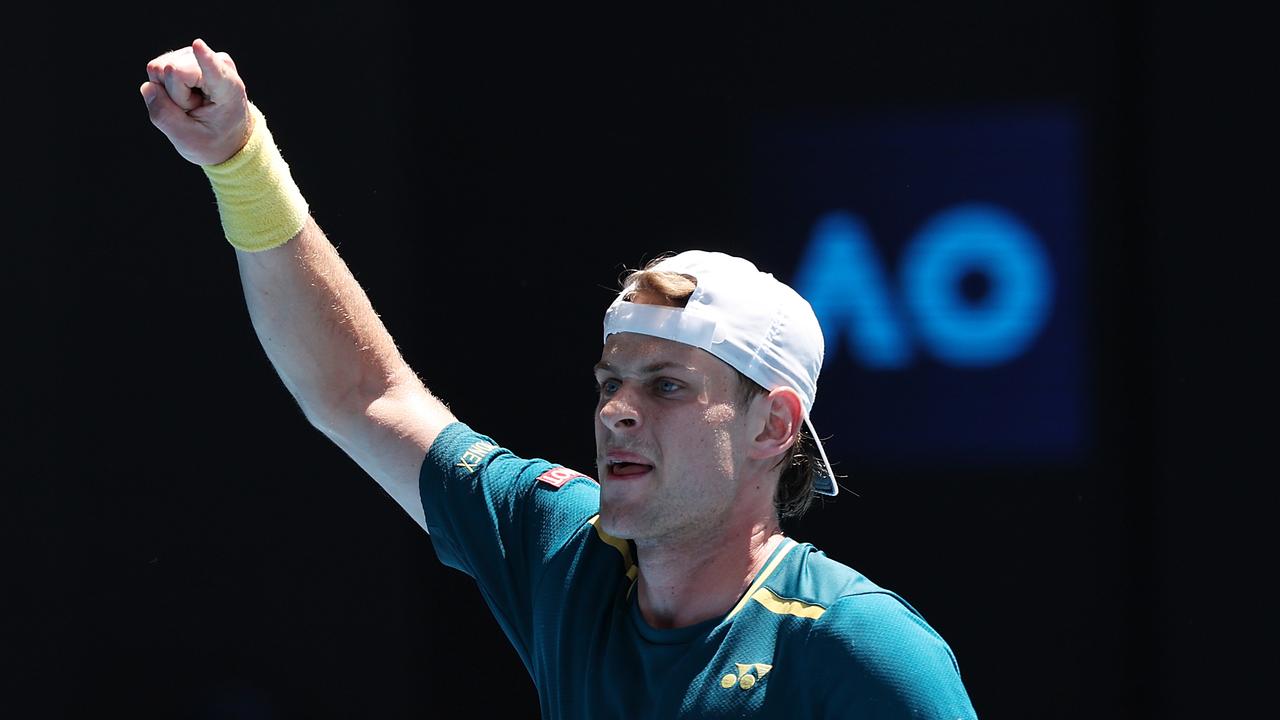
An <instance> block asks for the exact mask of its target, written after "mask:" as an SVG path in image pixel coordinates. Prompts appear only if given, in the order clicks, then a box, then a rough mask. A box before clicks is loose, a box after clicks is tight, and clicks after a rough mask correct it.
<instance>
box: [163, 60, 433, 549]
mask: <svg viewBox="0 0 1280 720" xmlns="http://www.w3.org/2000/svg"><path fill="white" fill-rule="evenodd" d="M147 77H148V81H147V82H145V83H143V85H142V87H141V92H142V96H143V99H144V100H145V101H146V103H147V109H148V112H149V114H150V116H151V121H152V123H153V124H155V126H156V127H157V128H159V129H160V131H161V132H163V133H164V134H165V136H166V137H168V138H169V140H170V141H171V142H172V143H173V145H174V147H175V148H176V149H177V151H178V153H179V154H180V155H182V157H184V158H186V159H187V160H189V161H190V162H192V163H195V164H197V165H200V166H202V167H204V168H205V170H206V172H207V173H208V174H209V175H210V177H211V178H212V179H213V180H214V187H215V191H216V193H217V194H218V199H219V206H220V210H221V211H222V216H223V225H224V228H226V229H227V232H228V239H229V240H231V242H232V244H233V245H237V246H238V247H237V249H236V259H237V260H238V261H239V265H240V278H241V281H242V283H243V285H244V294H245V300H246V302H247V304H248V307H249V316H250V318H251V319H252V320H253V327H254V330H256V331H257V334H258V339H259V340H260V341H261V342H262V347H263V348H264V349H265V350H266V352H267V357H268V358H270V360H271V363H272V364H273V365H274V366H275V368H276V371H277V372H278V373H279V374H280V378H281V379H282V380H283V381H284V384H285V386H286V387H287V388H288V389H289V392H290V393H292V394H293V397H294V399H296V400H297V402H298V405H299V406H301V408H302V411H303V413H304V415H305V416H306V417H307V419H308V420H309V421H310V422H311V424H313V425H314V426H315V427H316V428H318V429H319V430H321V431H322V432H323V433H324V434H325V435H327V436H328V437H329V438H331V439H332V440H333V441H334V442H335V443H337V444H338V445H339V446H340V447H341V448H342V449H343V450H344V451H345V452H346V453H347V454H348V455H350V456H351V458H352V459H354V460H355V461H356V462H357V463H358V464H359V465H360V466H361V467H362V468H364V470H365V471H366V472H368V473H369V474H370V475H371V476H373V478H374V479H375V480H377V481H378V483H379V484H380V485H382V487H383V488H384V489H385V490H386V491H387V492H388V493H390V494H391V496H392V497H393V498H395V500H396V501H397V502H398V503H400V505H401V506H402V507H403V508H404V509H405V510H406V511H407V512H408V513H409V514H410V516H412V517H413V518H414V519H415V520H416V521H417V522H418V524H419V525H422V526H423V528H424V529H425V527H426V522H425V518H424V516H423V511H422V501H421V498H420V495H419V493H418V472H419V468H420V466H421V463H422V459H423V456H424V454H425V453H426V451H427V448H429V447H430V446H431V443H432V442H434V441H435V438H436V435H438V434H439V432H440V430H441V429H443V428H444V426H445V425H448V424H449V423H450V422H452V421H453V415H452V414H451V413H450V412H449V410H448V408H446V407H445V406H444V405H443V404H442V403H441V402H440V401H439V400H437V399H436V398H435V397H433V396H432V395H431V394H430V393H429V392H428V391H427V389H426V387H424V386H423V384H422V382H421V381H420V380H419V379H418V377H417V375H416V374H414V372H413V370H412V369H411V368H410V367H409V366H408V364H406V363H405V361H404V359H403V358H402V357H401V356H400V352H399V351H398V350H397V349H396V346H395V342H394V341H393V340H392V338H391V335H390V334H389V333H388V332H387V330H386V328H385V327H384V326H383V324H382V321H381V320H379V319H378V316H377V314H376V313H374V311H373V307H372V306H371V305H370V303H369V299H368V297H367V296H366V295H365V293H364V290H363V289H362V288H361V287H360V285H359V284H358V283H357V282H356V280H355V278H354V277H352V275H351V272H350V271H349V270H348V269H347V266H346V264H345V263H344V262H343V261H342V258H340V257H339V256H338V252H337V250H335V249H334V247H333V245H332V244H331V243H330V242H329V241H328V239H327V238H325V236H324V233H323V232H321V230H320V228H319V227H318V226H317V225H316V223H315V221H314V220H312V219H311V218H310V216H309V215H308V214H307V212H306V206H305V203H303V202H302V199H301V195H300V194H299V193H297V191H296V188H295V187H294V186H293V185H292V180H291V179H290V178H289V176H288V172H287V167H286V166H284V164H283V162H282V161H279V160H278V155H277V154H276V151H275V148H274V144H273V143H272V142H271V139H270V135H269V133H267V132H266V127H265V123H264V122H263V121H262V117H261V115H259V114H257V113H256V112H255V111H254V110H253V108H252V106H251V105H250V104H249V100H248V96H247V94H246V92H245V86H244V82H243V81H242V80H241V78H240V75H239V73H238V72H237V70H236V66H235V63H234V62H233V61H232V60H231V58H230V56H228V55H227V54H226V53H215V52H214V51H213V50H212V49H211V48H210V47H209V46H208V45H207V44H205V43H204V42H203V41H201V40H196V41H195V42H194V43H192V45H191V47H188V48H182V49H180V50H175V51H173V52H170V53H166V54H164V55H161V56H160V57H157V58H156V59H154V60H152V61H151V62H150V63H148V64H147ZM251 139H252V140H254V142H250V140H251ZM259 146H260V147H259ZM250 152H261V153H265V155H263V157H265V158H266V160H264V161H261V162H245V160H246V157H247V155H248V154H249V153H250ZM228 168H230V169H233V170H234V173H235V177H234V178H232V180H230V181H228V180H226V179H225V178H224V177H223V176H224V175H226V174H227V172H229V171H228ZM263 168H265V169H263ZM272 172H274V173H275V175H272V174H271V173H272ZM246 175H247V176H246ZM228 183H230V185H233V186H234V187H230V186H229V185H228ZM245 188H249V191H245ZM299 223H300V224H301V229H300V230H296V229H295V228H297V227H298V224H299ZM246 227H247V228H248V229H247V230H246ZM273 233H274V235H275V236H276V237H275V238H274V239H272V237H271V235H272V234H273ZM246 238H248V239H246ZM247 246H254V247H262V246H271V247H269V249H263V250H256V251H253V252H249V251H246V250H242V249H240V247H247Z"/></svg>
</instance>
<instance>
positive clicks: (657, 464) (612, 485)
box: [595, 333, 750, 541]
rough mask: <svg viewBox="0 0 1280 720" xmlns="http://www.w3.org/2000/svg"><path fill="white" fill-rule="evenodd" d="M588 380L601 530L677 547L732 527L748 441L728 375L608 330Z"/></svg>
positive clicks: (716, 365) (673, 345) (708, 360)
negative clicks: (594, 388) (594, 395)
mask: <svg viewBox="0 0 1280 720" xmlns="http://www.w3.org/2000/svg"><path fill="white" fill-rule="evenodd" d="M595 377H596V382H597V384H598V385H599V390H600V395H599V399H598V401H597V404H596V421H595V430H596V464H597V470H598V472H599V478H600V486H601V489H600V520H601V527H602V529H603V530H604V531H605V532H608V533H609V534H611V535H614V536H616V537H622V538H629V539H634V540H637V541H641V540H660V539H666V540H679V539H691V538H696V537H698V536H699V535H700V534H706V533H713V532H714V531H715V529H716V528H718V527H721V526H723V525H724V524H725V523H729V522H732V521H733V517H734V510H735V505H736V504H737V497H738V495H739V492H740V488H739V486H738V476H739V475H741V473H740V472H739V470H740V468H741V467H742V466H743V465H744V463H745V462H746V449H745V448H746V441H747V440H748V439H749V435H750V433H749V432H748V422H747V413H746V409H745V408H744V407H741V406H740V402H741V401H740V400H739V398H738V394H739V389H738V382H739V381H738V376H737V373H736V372H734V370H733V369H732V368H731V367H729V365H728V364H726V363H725V362H723V361H722V360H720V359H719V358H716V357H715V356H713V355H711V354H710V353H708V352H706V351H704V350H701V349H699V348H695V347H692V346H690V345H685V344H683V343H677V342H673V341H671V340H665V339H662V338H656V337H650V336H647V335H638V334H635V333H615V334H613V335H610V336H609V339H608V340H607V341H606V342H605V346H604V352H603V354H602V355H601V358H600V363H599V364H598V365H597V366H596V369H595Z"/></svg>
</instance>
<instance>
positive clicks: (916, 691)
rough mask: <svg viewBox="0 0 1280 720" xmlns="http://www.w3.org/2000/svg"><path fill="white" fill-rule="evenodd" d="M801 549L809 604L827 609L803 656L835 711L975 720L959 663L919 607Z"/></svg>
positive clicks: (817, 621)
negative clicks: (854, 707)
mask: <svg viewBox="0 0 1280 720" xmlns="http://www.w3.org/2000/svg"><path fill="white" fill-rule="evenodd" d="M800 549H803V550H808V553H807V556H804V557H801V558H797V560H798V561H799V562H800V565H801V572H800V573H798V579H799V580H800V582H799V586H800V589H805V588H806V587H807V588H809V589H810V590H811V592H812V593H813V600H811V602H814V603H817V604H819V605H820V606H821V607H823V608H824V611H823V612H822V613H821V615H819V616H818V617H816V618H814V620H813V623H812V624H811V625H810V626H809V629H808V633H807V634H806V636H805V639H804V644H805V651H806V654H807V655H808V656H809V657H811V658H813V659H814V660H815V661H816V662H817V663H818V671H817V676H816V677H817V678H821V682H822V684H823V685H824V686H825V687H826V688H827V689H828V690H829V691H830V693H831V700H832V702H833V703H834V704H837V705H839V704H842V703H854V704H858V703H863V704H868V703H869V704H871V705H874V706H875V707H879V708H882V709H885V710H888V709H890V708H898V709H900V710H903V711H905V712H907V714H910V715H912V716H919V717H948V718H954V717H971V716H972V713H973V709H972V707H971V706H970V704H969V700H968V695H967V693H966V691H965V689H964V685H963V684H962V682H961V680H960V670H959V666H958V664H957V663H956V659H955V655H954V654H953V653H952V652H951V648H950V647H949V646H948V645H947V643H946V641H944V640H943V638H942V636H941V635H939V634H938V633H937V632H936V631H935V630H934V629H933V628H932V627H931V626H930V625H929V623H928V622H926V621H925V619H924V617H923V616H922V615H921V614H920V613H919V612H918V611H917V610H916V609H915V608H914V607H912V606H911V605H910V604H909V603H907V601H906V600H905V599H903V598H902V597H901V596H899V595H898V594H897V593H894V592H892V591H890V590H886V589H885V588H882V587H880V586H879V585H877V584H875V583H874V582H872V581H871V580H869V579H868V578H866V577H865V576H863V575H862V574H861V573H859V572H857V571H856V570H853V569H852V568H850V567H848V566H846V565H844V564H842V563H839V562H837V561H834V560H832V559H830V558H828V557H826V556H825V555H824V554H822V553H821V552H818V551H816V550H813V549H812V547H811V546H805V547H803V548H798V550H800ZM890 715H891V716H893V715H892V713H890Z"/></svg>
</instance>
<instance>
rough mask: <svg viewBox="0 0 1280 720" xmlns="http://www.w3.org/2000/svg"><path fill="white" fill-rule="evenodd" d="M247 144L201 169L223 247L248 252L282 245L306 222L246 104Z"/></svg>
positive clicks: (260, 120)
mask: <svg viewBox="0 0 1280 720" xmlns="http://www.w3.org/2000/svg"><path fill="white" fill-rule="evenodd" d="M249 112H250V121H249V128H250V130H249V139H248V141H246V142H245V144H244V147H242V148H240V150H239V151H238V152H236V154H234V155H232V156H231V157H229V158H227V159H226V160H225V161H223V162H220V163H218V164H216V165H204V166H201V169H203V170H204V172H205V175H206V176H207V177H208V178H209V184H210V185H211V186H212V187H213V194H214V196H215V197H216V198H217V200H218V214H219V216H220V217H221V219H222V229H223V232H224V233H225V234H226V237H227V242H229V243H231V245H233V246H234V247H236V248H238V249H240V250H245V251H248V252H258V251H262V250H270V249H271V248H274V247H278V246H280V245H283V244H285V243H286V242H288V241H289V240H290V239H292V238H293V237H294V236H295V235H297V234H298V232H299V231H301V230H302V226H303V225H304V224H306V221H307V214H308V213H307V201H306V199H305V198H303V197H302V192H301V191H300V190H299V189H298V186H297V184H296V183H295V182H294V181H293V176H292V175H291V174H290V172H289V166H288V164H286V163H285V161H284V158H283V157H282V156H281V155H280V150H279V149H278V148H277V147H276V144H275V140H274V139H273V138H272V137H271V131H270V130H269V129H268V128H267V123H266V119H265V118H264V117H263V115H262V112H261V111H260V110H258V108H257V107H256V106H254V105H253V104H252V103H250V105H249Z"/></svg>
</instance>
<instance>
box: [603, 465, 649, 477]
mask: <svg viewBox="0 0 1280 720" xmlns="http://www.w3.org/2000/svg"><path fill="white" fill-rule="evenodd" d="M652 469H653V466H652V465H646V464H644V463H635V462H610V463H609V477H610V478H616V479H627V478H635V477H639V476H641V475H644V474H645V473H647V472H649V471H650V470H652Z"/></svg>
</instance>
